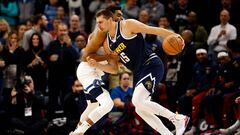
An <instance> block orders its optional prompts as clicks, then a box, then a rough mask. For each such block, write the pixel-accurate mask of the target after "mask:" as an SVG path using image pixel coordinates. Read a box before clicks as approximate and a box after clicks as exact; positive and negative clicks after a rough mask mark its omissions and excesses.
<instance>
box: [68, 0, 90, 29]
mask: <svg viewBox="0 0 240 135" xmlns="http://www.w3.org/2000/svg"><path fill="white" fill-rule="evenodd" d="M68 5H69V15H70V16H72V15H77V16H79V18H80V28H81V30H85V29H84V26H85V22H86V21H85V9H84V6H83V3H82V0H69V1H68Z"/></svg>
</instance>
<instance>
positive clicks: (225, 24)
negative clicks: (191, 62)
mask: <svg viewBox="0 0 240 135" xmlns="http://www.w3.org/2000/svg"><path fill="white" fill-rule="evenodd" d="M219 17H220V24H219V25H216V26H214V27H213V28H212V29H211V32H210V34H209V37H208V40H207V44H208V45H209V55H210V58H211V59H212V60H215V61H216V59H217V53H218V52H220V51H227V41H228V40H233V39H236V38H237V30H236V27H235V26H233V25H232V24H230V23H229V20H230V14H229V12H228V11H227V10H222V11H221V12H220V15H219Z"/></svg>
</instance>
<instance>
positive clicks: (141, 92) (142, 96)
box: [132, 84, 150, 108]
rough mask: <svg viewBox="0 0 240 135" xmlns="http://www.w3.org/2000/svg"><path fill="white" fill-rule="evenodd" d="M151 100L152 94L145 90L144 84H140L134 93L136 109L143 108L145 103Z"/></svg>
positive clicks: (133, 99) (133, 100)
mask: <svg viewBox="0 0 240 135" xmlns="http://www.w3.org/2000/svg"><path fill="white" fill-rule="evenodd" d="M149 98H150V92H149V91H147V90H146V89H145V87H144V86H143V84H139V85H138V86H137V87H136V88H135V90H134V93H133V97H132V103H133V105H134V106H135V107H136V108H142V107H143V106H144V101H145V100H148V99H149Z"/></svg>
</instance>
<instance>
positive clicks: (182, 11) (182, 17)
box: [169, 0, 190, 32]
mask: <svg viewBox="0 0 240 135" xmlns="http://www.w3.org/2000/svg"><path fill="white" fill-rule="evenodd" d="M189 12H190V6H189V0H177V1H176V3H175V4H174V5H173V8H172V9H171V10H170V11H169V16H170V17H171V18H170V20H171V21H170V22H171V24H172V26H173V29H174V31H175V32H179V27H180V26H185V25H186V24H187V15H188V13H189Z"/></svg>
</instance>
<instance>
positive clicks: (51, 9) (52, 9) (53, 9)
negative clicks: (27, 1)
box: [44, 0, 58, 30]
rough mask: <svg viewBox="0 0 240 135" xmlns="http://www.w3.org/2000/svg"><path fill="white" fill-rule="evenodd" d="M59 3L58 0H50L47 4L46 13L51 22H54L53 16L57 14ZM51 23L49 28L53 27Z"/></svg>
mask: <svg viewBox="0 0 240 135" xmlns="http://www.w3.org/2000/svg"><path fill="white" fill-rule="evenodd" d="M57 4H58V0H49V4H46V5H45V9H44V15H46V17H47V20H48V21H49V22H52V20H53V18H54V17H55V16H56V15H57ZM50 25H51V23H49V25H48V30H49V29H51V28H52V26H50Z"/></svg>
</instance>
